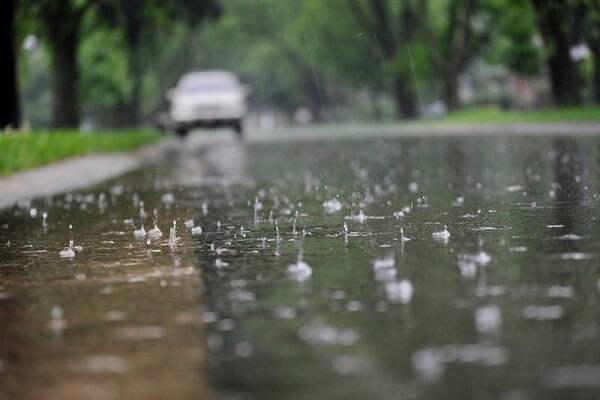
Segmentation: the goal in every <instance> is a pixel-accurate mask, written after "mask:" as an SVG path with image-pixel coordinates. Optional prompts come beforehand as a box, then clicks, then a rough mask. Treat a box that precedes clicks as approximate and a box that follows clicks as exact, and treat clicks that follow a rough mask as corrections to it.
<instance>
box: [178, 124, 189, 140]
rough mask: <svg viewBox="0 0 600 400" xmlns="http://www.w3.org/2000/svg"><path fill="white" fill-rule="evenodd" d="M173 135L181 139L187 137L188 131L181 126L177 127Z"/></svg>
mask: <svg viewBox="0 0 600 400" xmlns="http://www.w3.org/2000/svg"><path fill="white" fill-rule="evenodd" d="M175 134H176V135H177V136H179V137H180V138H182V139H183V138H185V137H186V136H187V134H188V130H187V129H186V128H184V127H182V126H178V127H177V128H175Z"/></svg>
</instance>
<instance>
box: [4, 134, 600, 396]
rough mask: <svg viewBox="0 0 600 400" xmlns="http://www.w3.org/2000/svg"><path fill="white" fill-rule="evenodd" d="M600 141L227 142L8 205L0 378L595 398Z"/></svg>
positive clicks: (142, 386)
mask: <svg viewBox="0 0 600 400" xmlns="http://www.w3.org/2000/svg"><path fill="white" fill-rule="evenodd" d="M599 150H600V142H598V141H597V140H593V139H585V140H584V139H582V140H577V141H575V140H570V139H556V138H549V139H543V138H535V139H533V138H532V139H524V138H523V139H516V138H510V139H508V138H507V139H502V138H486V139H483V138H461V139H439V138H437V139H403V140H385V141H370V142H367V141H346V142H311V143H302V144H300V143H294V144H287V145H286V144H277V145H275V144H272V145H247V146H245V145H243V144H239V143H237V142H234V141H231V142H228V141H221V142H219V143H214V144H212V145H210V144H208V145H207V146H206V147H205V148H203V149H201V150H196V151H193V150H191V149H190V148H189V147H188V148H187V149H181V150H179V151H175V152H173V153H172V154H170V155H168V156H167V157H165V159H164V160H161V161H160V162H159V163H158V164H157V165H155V166H151V167H148V168H146V169H144V170H142V171H138V172H136V173H133V174H130V175H127V176H124V177H122V178H119V179H117V180H114V181H112V182H108V183H107V184H105V185H101V186H99V187H97V188H95V189H93V190H88V191H81V192H76V193H70V194H67V195H62V196H56V197H54V198H53V199H48V200H38V201H34V202H32V203H31V204H28V205H21V206H20V207H18V208H15V209H12V210H6V211H4V212H3V213H2V214H0V246H2V250H1V251H2V257H1V259H0V321H1V323H2V326H3V331H2V340H0V361H1V362H0V393H9V394H10V393H17V392H18V391H19V390H21V391H22V390H24V389H23V388H24V387H27V388H28V389H27V391H28V394H29V397H36V396H37V397H44V398H51V397H54V398H64V397H69V395H73V394H75V395H76V397H79V398H120V397H121V398H125V397H126V398H151V397H152V396H150V395H149V393H152V395H153V396H154V397H155V398H160V397H161V394H162V398H189V397H202V396H204V397H206V396H208V394H207V393H208V389H207V381H206V380H204V378H203V377H204V376H208V378H207V380H208V382H209V383H210V386H211V389H210V392H213V393H216V397H218V398H223V399H230V398H231V399H246V398H248V399H252V398H256V399H269V398H272V399H305V398H315V399H345V398H375V399H388V398H398V397H401V398H415V399H418V398H423V399H425V398H427V399H434V398H438V399H466V398H503V399H517V398H518V399H536V398H560V397H564V396H568V397H570V398H575V397H577V398H592V397H594V396H595V395H597V394H598V393H599V392H600V385H599V384H598V382H599V381H598V379H596V378H597V377H598V376H599V375H598V370H599V369H600V353H599V352H598V351H597V350H596V348H597V346H596V344H597V341H598V339H599V338H600V319H599V318H600V315H599V311H598V310H599V308H598V307H597V305H598V304H597V303H598V302H599V300H600V298H599V295H600V293H599V278H600V271H599V270H598V267H597V265H598V263H597V260H598V257H599V256H600V241H598V240H596V239H595V238H597V237H599V236H598V235H597V234H596V232H597V231H598V229H599V228H598V226H597V224H596V218H597V215H598V214H599V211H600V210H599V207H598V199H597V195H596V193H597V192H598V187H599V182H598V179H599V176H598V175H597V174H596V173H595V171H596V166H597V164H598V162H599V161H600V157H599V156H600V151H599ZM142 202H143V205H142ZM154 209H156V210H157V213H156V214H155V213H154V212H153V210H154ZM33 210H35V211H33ZM43 213H47V218H43ZM155 215H156V218H157V224H156V225H157V226H158V227H159V228H160V230H161V231H162V236H161V237H160V238H158V237H157V236H156V237H155V236H153V235H149V231H150V229H152V228H153V227H154V219H155ZM140 216H141V218H140ZM173 221H176V225H175V231H174V232H173V231H172V232H171V234H168V233H169V232H170V230H171V228H172V227H173ZM69 224H72V225H73V229H72V236H73V242H74V243H73V245H72V246H70V247H69V246H68V244H69V240H70V239H71V232H70V231H69V228H68V226H69ZM142 224H143V225H144V227H145V229H144V231H145V235H144V236H142V235H141V234H138V235H137V237H134V230H137V231H139V230H140V229H141V225H142ZM74 246H81V248H80V249H79V250H80V251H77V250H78V249H76V248H75V247H74ZM70 248H73V252H74V253H73V254H72V257H71V256H70V257H61V256H60V252H61V251H65V250H66V249H70ZM94 396H95V397H94ZM26 397H27V396H26Z"/></svg>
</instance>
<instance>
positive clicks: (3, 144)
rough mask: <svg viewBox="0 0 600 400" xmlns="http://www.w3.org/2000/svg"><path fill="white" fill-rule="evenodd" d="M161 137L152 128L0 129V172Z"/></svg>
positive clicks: (119, 148)
mask: <svg viewBox="0 0 600 400" xmlns="http://www.w3.org/2000/svg"><path fill="white" fill-rule="evenodd" d="M161 137H163V135H161V134H160V133H159V132H156V131H152V130H123V131H99V132H93V133H81V132H78V131H70V130H58V131H50V132H28V133H21V132H6V133H4V134H2V133H0V175H7V174H9V173H12V172H16V171H22V170H26V169H30V168H34V167H39V166H42V165H46V164H49V163H51V162H54V161H58V160H63V159H65V158H69V157H75V156H81V155H85V154H90V153H109V152H117V151H128V150H133V149H136V148H138V147H140V146H142V145H144V144H147V143H152V142H154V141H157V140H158V139H160V138H161Z"/></svg>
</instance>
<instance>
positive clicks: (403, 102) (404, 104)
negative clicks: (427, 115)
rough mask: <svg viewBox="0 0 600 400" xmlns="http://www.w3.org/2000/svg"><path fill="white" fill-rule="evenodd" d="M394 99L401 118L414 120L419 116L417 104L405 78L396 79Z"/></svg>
mask: <svg viewBox="0 0 600 400" xmlns="http://www.w3.org/2000/svg"><path fill="white" fill-rule="evenodd" d="M394 98H395V100H396V107H397V109H398V115H399V116H400V118H414V117H416V116H417V114H418V110H417V102H416V99H415V96H414V94H413V92H412V91H411V90H410V89H409V87H408V85H407V84H406V79H405V78H404V77H396V78H395V79H394Z"/></svg>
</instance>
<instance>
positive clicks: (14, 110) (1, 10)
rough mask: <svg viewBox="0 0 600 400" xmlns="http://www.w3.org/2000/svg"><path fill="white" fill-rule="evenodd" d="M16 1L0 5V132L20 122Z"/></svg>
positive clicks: (11, 0) (10, 0)
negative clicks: (16, 49)
mask: <svg viewBox="0 0 600 400" xmlns="http://www.w3.org/2000/svg"><path fill="white" fill-rule="evenodd" d="M16 7H17V3H16V0H2V2H1V4H0V87H2V95H1V96H0V130H2V129H4V128H5V127H7V126H8V127H13V128H16V127H18V126H19V122H20V110H19V94H18V89H17V71H16V54H15V36H16V35H15V14H16Z"/></svg>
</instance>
